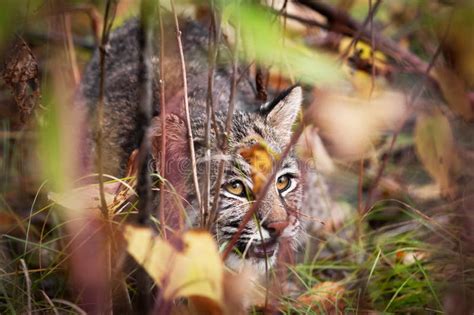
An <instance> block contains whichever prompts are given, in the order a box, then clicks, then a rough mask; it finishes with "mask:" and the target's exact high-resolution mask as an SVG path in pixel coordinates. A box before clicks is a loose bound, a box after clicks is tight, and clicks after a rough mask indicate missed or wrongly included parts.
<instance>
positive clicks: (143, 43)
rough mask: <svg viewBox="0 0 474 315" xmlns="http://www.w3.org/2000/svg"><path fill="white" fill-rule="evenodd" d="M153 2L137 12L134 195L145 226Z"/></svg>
mask: <svg viewBox="0 0 474 315" xmlns="http://www.w3.org/2000/svg"><path fill="white" fill-rule="evenodd" d="M154 4H155V2H154V1H151V0H143V1H142V4H141V12H140V23H141V27H140V37H139V44H140V52H141V53H140V56H139V58H140V63H139V67H140V71H139V78H138V83H139V86H140V103H139V106H138V115H137V127H138V128H140V129H139V136H138V139H139V150H138V157H137V162H138V164H137V170H138V173H137V176H138V178H137V193H138V196H139V204H138V220H139V223H141V224H145V223H146V222H147V221H148V220H149V216H150V210H151V199H152V195H151V178H150V170H149V168H148V164H149V161H150V157H151V154H150V149H151V143H150V135H149V132H150V124H151V115H152V108H153V95H152V84H153V82H152V76H153V66H152V63H151V57H152V55H153V47H152V38H153V27H152V26H153V17H154V16H153V15H154V8H155V7H154Z"/></svg>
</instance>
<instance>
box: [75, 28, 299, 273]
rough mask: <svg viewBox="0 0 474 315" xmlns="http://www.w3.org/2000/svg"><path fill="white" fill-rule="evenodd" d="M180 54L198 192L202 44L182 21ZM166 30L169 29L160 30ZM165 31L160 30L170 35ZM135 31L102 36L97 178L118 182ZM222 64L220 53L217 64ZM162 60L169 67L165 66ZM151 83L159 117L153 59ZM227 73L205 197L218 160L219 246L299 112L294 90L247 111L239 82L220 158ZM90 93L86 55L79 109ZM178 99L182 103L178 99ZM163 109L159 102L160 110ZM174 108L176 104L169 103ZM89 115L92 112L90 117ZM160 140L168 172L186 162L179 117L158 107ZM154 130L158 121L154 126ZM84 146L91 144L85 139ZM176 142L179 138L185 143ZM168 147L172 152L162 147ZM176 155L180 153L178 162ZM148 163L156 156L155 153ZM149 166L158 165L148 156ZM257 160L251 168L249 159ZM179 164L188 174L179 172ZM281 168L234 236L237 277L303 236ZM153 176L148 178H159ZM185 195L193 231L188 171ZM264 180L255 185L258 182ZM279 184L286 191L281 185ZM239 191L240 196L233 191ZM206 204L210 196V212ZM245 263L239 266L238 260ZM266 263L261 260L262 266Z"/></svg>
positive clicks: (247, 96) (175, 83) (174, 81)
mask: <svg viewBox="0 0 474 315" xmlns="http://www.w3.org/2000/svg"><path fill="white" fill-rule="evenodd" d="M181 23H182V25H181V30H182V40H183V46H184V47H183V51H184V54H185V60H186V75H187V83H188V99H189V104H190V111H191V120H192V122H191V124H192V133H193V138H194V145H195V148H196V156H197V160H198V176H199V178H200V185H201V188H202V187H203V184H202V182H203V178H202V177H203V176H202V175H203V170H204V166H203V165H204V163H205V156H206V152H205V151H206V149H205V141H204V140H205V126H206V123H207V118H206V115H205V110H204V109H205V104H206V97H207V80H208V63H207V58H208V51H207V49H208V36H207V33H206V31H205V29H204V28H203V27H202V26H199V25H198V24H196V23H193V22H184V23H183V22H181ZM168 27H170V26H169V25H168ZM170 29H171V30H172V31H169V30H170ZM166 33H168V34H170V38H171V39H173V40H169V41H165V42H166V43H167V46H166V47H165V51H166V49H168V51H169V53H168V56H170V58H169V59H166V60H165V71H164V73H165V75H166V79H165V87H166V90H167V91H172V92H170V93H169V94H168V95H166V100H167V102H176V98H180V96H179V92H180V91H182V90H181V86H182V80H181V77H180V72H179V67H177V66H178V64H177V61H176V58H175V59H174V60H175V61H173V54H176V51H175V48H173V47H174V46H175V39H174V38H175V37H174V29H172V28H168V29H167V30H166ZM139 34H140V33H139V26H138V22H137V21H135V20H132V21H129V22H127V23H126V24H125V25H124V26H122V27H120V28H119V29H117V30H116V31H114V32H113V33H112V34H111V37H110V41H109V45H108V47H107V56H106V81H105V82H106V83H105V123H104V147H103V150H104V155H105V158H104V160H103V161H104V166H105V171H106V172H107V173H109V174H112V175H114V176H123V175H125V168H126V165H127V161H128V158H129V156H130V154H131V153H132V151H133V150H135V149H136V148H137V145H138V134H139V132H138V130H139V128H140V126H137V118H136V117H137V112H138V103H139V99H140V87H139V85H138V71H139V54H140V51H139V44H138V43H139V42H138V36H139ZM171 35H173V36H171ZM222 59H229V58H228V57H227V58H226V56H225V53H224V54H223V53H222V51H221V53H220V59H219V60H222ZM167 60H172V61H170V62H168V61H167ZM153 66H154V69H155V72H154V73H155V74H154V78H153V106H154V108H153V110H154V115H155V116H158V115H159V113H160V106H159V93H158V77H159V74H158V71H157V69H158V59H157V57H156V56H155V57H154V58H153ZM230 81H231V75H230V66H229V65H228V63H227V64H226V63H221V62H218V66H217V68H216V71H215V76H214V90H213V91H214V108H215V109H216V122H215V123H216V125H215V126H213V128H212V129H211V143H212V148H211V172H210V177H211V189H210V191H211V192H213V191H214V188H215V185H216V177H217V170H218V168H219V164H220V161H221V160H222V159H224V160H225V161H226V163H225V172H224V178H223V181H222V186H221V188H220V193H219V206H218V207H217V209H218V213H217V220H216V224H215V231H214V234H215V236H216V239H217V241H218V243H219V245H222V244H224V243H226V242H228V241H229V240H230V238H231V237H232V235H233V234H234V233H235V232H236V231H237V228H238V226H239V224H240V222H241V221H242V218H243V217H244V215H245V213H246V212H247V211H248V210H249V209H250V207H251V205H252V203H253V202H254V201H255V200H256V198H258V196H259V195H258V193H259V191H258V190H259V189H261V188H259V186H261V183H262V182H264V181H265V178H266V176H267V177H268V175H270V174H271V172H273V171H274V170H273V168H274V166H275V165H276V164H275V162H276V160H278V157H279V155H280V154H281V153H282V152H283V150H284V148H285V147H286V145H287V144H288V142H289V140H290V137H291V128H292V125H293V123H294V121H295V119H296V115H297V113H298V111H299V107H300V104H301V89H300V88H293V89H291V90H288V91H287V92H285V93H284V94H282V95H281V96H280V97H279V98H278V99H276V100H275V101H273V102H270V103H267V104H259V105H258V106H257V105H255V100H254V95H253V93H252V90H251V86H250V84H249V83H248V82H247V81H246V80H241V81H240V82H241V83H239V85H238V87H237V94H236V104H237V106H236V111H235V113H234V116H233V120H232V128H231V130H232V131H231V133H230V134H229V135H228V143H229V146H228V150H227V151H226V154H225V155H224V153H223V152H221V150H220V147H219V146H218V145H217V143H218V142H219V139H217V137H216V134H215V132H214V131H215V128H216V129H217V130H218V133H219V134H223V133H224V131H225V120H226V117H227V108H228V103H229V95H230ZM98 94H99V55H98V52H96V54H95V55H94V58H93V60H92V61H91V63H90V64H89V66H88V67H87V69H86V71H85V74H84V78H83V82H82V84H81V87H80V90H79V93H78V98H77V99H78V101H79V102H80V103H82V104H87V108H90V109H94V108H95V104H96V103H97V101H98ZM181 99H182V96H181ZM167 104H168V103H167ZM176 104H179V105H180V104H181V103H180V102H176ZM91 112H93V110H92V111H91ZM166 119H167V127H166V133H167V137H168V138H167V139H168V143H169V145H170V146H172V147H173V146H174V147H178V149H177V150H175V151H176V152H178V153H176V152H175V153H176V156H168V157H167V159H169V160H170V163H175V164H176V163H177V162H176V160H177V159H180V158H186V156H187V154H182V151H183V150H184V151H185V152H188V151H187V148H188V144H187V143H179V141H178V143H177V141H175V142H173V141H174V140H173V139H175V140H176V139H183V137H185V135H186V125H185V124H184V122H183V116H182V115H180V113H179V110H178V111H174V112H173V108H172V110H171V112H170V111H169V110H168V105H167V118H166ZM157 121H159V119H157ZM161 134H162V132H161V127H160V124H159V123H157V125H156V126H155V129H154V131H153V135H152V136H153V137H154V140H152V141H155V142H157V143H158V142H159V141H158V140H159V138H160V137H161ZM90 139H93V137H92V136H91V137H90ZM184 139H185V138H184ZM90 142H91V148H92V150H91V153H90V156H95V151H94V148H95V145H94V142H93V141H90ZM170 142H171V143H170ZM180 150H181V153H179V152H180ZM155 154H156V152H155ZM156 155H157V156H155V158H159V155H158V154H156ZM255 157H257V159H256V158H255ZM262 157H263V162H264V163H267V166H268V167H269V169H266V170H265V169H261V168H260V167H261V165H260V164H261V162H262V161H261V160H259V159H262ZM187 165H190V163H188V164H187ZM281 165H282V167H281V168H280V169H278V170H277V173H276V179H275V186H271V187H270V189H269V191H268V193H267V194H266V195H265V196H264V197H263V200H262V203H261V206H260V207H259V209H258V210H257V211H256V213H255V216H254V219H252V220H250V221H249V222H248V223H247V225H246V226H245V228H244V230H243V232H242V235H241V236H240V238H239V240H238V242H237V243H236V246H235V249H236V252H239V253H240V254H237V253H232V254H231V255H230V256H229V258H228V260H227V261H226V262H227V264H228V265H229V266H230V267H233V268H237V267H238V266H239V265H241V264H242V262H245V263H250V264H251V265H253V266H254V267H256V268H257V269H258V270H259V271H260V272H263V271H264V270H265V269H266V268H265V264H266V262H269V263H270V264H272V263H273V262H274V261H275V259H276V256H277V253H278V249H279V246H280V245H279V243H280V240H282V239H286V240H289V242H288V243H289V244H290V245H291V246H292V247H295V246H296V244H297V242H298V239H299V237H300V236H301V234H302V233H301V232H302V229H303V228H302V224H301V223H300V218H301V216H300V215H299V212H300V209H301V202H302V184H301V180H300V177H301V175H300V171H299V168H298V163H297V160H296V158H295V156H294V154H293V153H290V154H289V156H288V157H286V158H285V160H284V161H283V163H282V164H281ZM158 170H159V167H158V168H157V169H156V170H155V171H156V172H158ZM185 172H186V174H185V176H184V177H185V179H186V184H187V187H188V192H189V194H188V196H187V199H188V202H189V203H187V204H189V206H188V207H187V208H188V209H187V211H188V214H189V217H190V218H192V219H191V221H192V224H193V225H198V224H199V222H200V220H199V218H198V217H199V216H198V215H197V214H198V210H197V208H196V205H197V204H196V198H195V196H194V195H193V193H192V192H193V189H192V184H191V183H192V181H191V176H190V174H191V170H190V169H186V170H185ZM262 176H263V177H262ZM285 184H287V185H285ZM241 188H242V190H241ZM212 200H213V196H211V198H210V201H211V207H212ZM239 255H240V256H242V257H243V258H245V259H242V258H241V257H239ZM266 256H267V257H266Z"/></svg>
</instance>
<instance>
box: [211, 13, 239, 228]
mask: <svg viewBox="0 0 474 315" xmlns="http://www.w3.org/2000/svg"><path fill="white" fill-rule="evenodd" d="M237 21H239V19H237ZM235 33H236V36H235V44H234V47H233V49H232V77H231V82H230V95H229V109H228V111H227V118H226V122H225V132H224V135H223V137H222V152H223V153H224V154H225V153H226V151H227V146H228V140H229V139H228V136H229V134H230V132H231V129H232V117H233V116H234V110H235V93H236V89H237V72H238V71H239V69H238V47H239V33H240V24H239V22H237V25H236V26H235ZM224 167H225V160H221V161H220V163H219V170H218V172H217V180H216V184H215V186H214V200H213V203H212V210H211V213H210V215H209V222H208V223H207V226H208V228H209V230H211V231H212V229H213V228H214V223H215V221H216V218H217V207H218V204H219V195H220V193H219V192H220V189H221V183H222V180H223V178H224Z"/></svg>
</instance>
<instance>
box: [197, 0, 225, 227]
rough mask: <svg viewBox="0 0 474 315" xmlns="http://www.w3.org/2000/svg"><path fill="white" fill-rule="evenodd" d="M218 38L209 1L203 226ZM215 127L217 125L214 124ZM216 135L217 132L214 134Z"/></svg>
mask: <svg viewBox="0 0 474 315" xmlns="http://www.w3.org/2000/svg"><path fill="white" fill-rule="evenodd" d="M219 38H220V28H219V27H218V23H217V22H216V12H215V5H214V1H211V25H210V32H209V45H208V49H209V56H208V65H209V71H208V78H207V100H206V119H207V120H206V138H205V145H206V158H205V162H206V165H205V174H204V180H205V182H204V201H203V202H204V203H203V208H202V213H201V226H202V227H204V226H206V224H207V221H208V219H209V200H210V193H211V192H210V190H211V139H210V138H211V120H212V117H211V116H212V114H213V112H214V69H215V64H216V59H217V47H218V46H217V45H218V41H219ZM216 127H217V126H216ZM216 137H217V134H216Z"/></svg>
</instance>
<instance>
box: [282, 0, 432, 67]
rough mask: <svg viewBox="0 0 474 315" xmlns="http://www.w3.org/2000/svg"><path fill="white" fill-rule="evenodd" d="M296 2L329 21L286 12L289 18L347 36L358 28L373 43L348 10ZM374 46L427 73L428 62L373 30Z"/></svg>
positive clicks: (363, 37) (315, 2)
mask: <svg viewBox="0 0 474 315" xmlns="http://www.w3.org/2000/svg"><path fill="white" fill-rule="evenodd" d="M295 1H296V3H299V4H301V5H304V6H306V7H307V8H310V9H311V10H313V11H316V12H318V13H320V14H322V15H323V16H325V17H326V19H327V21H328V23H327V24H322V23H318V22H316V21H313V20H308V19H303V18H297V19H295V16H292V15H289V14H285V16H287V17H288V18H291V19H295V20H298V21H300V22H302V23H305V24H308V25H312V26H318V27H321V28H324V29H327V30H329V31H333V32H336V33H340V34H343V35H347V36H355V34H356V33H357V30H362V31H361V35H360V39H361V40H362V41H364V42H365V43H367V44H370V43H371V41H372V40H371V39H372V34H371V32H370V31H368V30H365V29H364V28H363V26H362V25H361V24H360V23H359V22H357V21H356V20H354V19H353V18H352V17H351V16H349V15H348V14H347V13H346V12H344V11H341V10H338V9H336V8H334V7H332V6H330V5H327V4H325V3H322V2H319V1H312V0H295ZM373 33H374V34H373V39H374V41H373V42H374V46H375V49H377V50H380V51H381V52H382V53H384V54H386V55H388V56H391V57H393V58H394V59H396V60H398V61H399V62H406V63H407V64H408V65H410V66H411V67H412V68H413V69H414V70H415V71H417V72H420V73H426V72H427V71H426V70H427V69H428V63H426V62H425V61H423V60H421V59H420V58H419V57H418V56H416V55H414V54H413V53H411V52H410V51H408V50H405V49H403V48H401V47H400V46H399V45H398V44H397V43H396V42H394V41H393V40H391V39H389V38H386V37H384V36H382V35H381V34H380V33H379V32H373Z"/></svg>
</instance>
